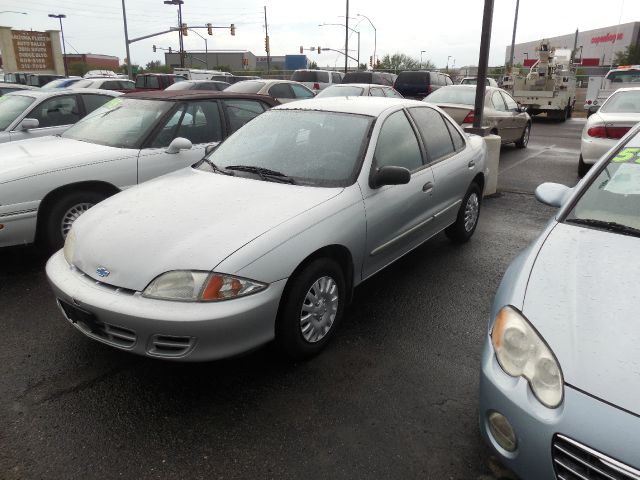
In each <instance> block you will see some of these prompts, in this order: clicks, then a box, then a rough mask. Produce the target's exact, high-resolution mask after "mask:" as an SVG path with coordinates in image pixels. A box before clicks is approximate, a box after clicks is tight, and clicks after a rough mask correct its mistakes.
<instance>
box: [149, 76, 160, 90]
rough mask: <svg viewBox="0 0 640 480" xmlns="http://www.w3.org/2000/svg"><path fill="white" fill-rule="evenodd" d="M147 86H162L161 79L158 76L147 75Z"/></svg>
mask: <svg viewBox="0 0 640 480" xmlns="http://www.w3.org/2000/svg"><path fill="white" fill-rule="evenodd" d="M147 88H160V79H159V78H158V77H147Z"/></svg>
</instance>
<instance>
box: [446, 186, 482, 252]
mask: <svg viewBox="0 0 640 480" xmlns="http://www.w3.org/2000/svg"><path fill="white" fill-rule="evenodd" d="M474 195H475V201H474V200H473V198H474ZM470 202H471V203H470ZM476 202H477V203H476ZM474 203H475V204H476V207H475V208H476V214H475V220H474V221H473V224H472V225H467V223H466V218H465V217H466V216H467V213H468V212H467V206H469V208H471V209H472V210H473V204H474ZM481 205H482V192H481V191H480V186H479V185H478V184H477V183H475V182H473V183H472V184H471V185H470V186H469V190H467V193H466V194H465V196H464V198H463V199H462V205H460V210H458V217H457V218H456V222H455V223H454V224H453V225H450V226H449V227H447V228H446V229H445V231H444V233H445V234H446V235H447V237H449V240H451V241H452V242H456V243H464V242H466V241H468V240H469V239H470V238H471V236H472V235H473V232H475V231H476V227H477V226H478V219H479V218H480V206H481Z"/></svg>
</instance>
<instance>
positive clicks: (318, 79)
mask: <svg viewBox="0 0 640 480" xmlns="http://www.w3.org/2000/svg"><path fill="white" fill-rule="evenodd" d="M343 76H344V74H343V73H342V72H334V71H331V70H296V71H295V72H293V75H291V80H293V81H294V82H300V83H302V84H304V86H305V87H308V88H310V89H311V90H313V93H318V92H319V91H321V90H324V89H325V88H327V87H328V86H330V85H335V84H337V83H342V77H343Z"/></svg>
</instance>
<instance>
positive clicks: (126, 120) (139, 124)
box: [62, 98, 174, 148]
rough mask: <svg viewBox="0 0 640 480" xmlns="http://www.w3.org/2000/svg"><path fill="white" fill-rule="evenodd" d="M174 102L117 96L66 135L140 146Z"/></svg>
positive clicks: (100, 142)
mask: <svg viewBox="0 0 640 480" xmlns="http://www.w3.org/2000/svg"><path fill="white" fill-rule="evenodd" d="M173 105H174V102H163V101H160V100H139V99H132V98H126V99H125V98H114V99H113V100H110V101H109V102H107V103H105V104H104V105H103V106H102V107H100V108H98V109H97V110H95V111H94V112H93V113H91V114H90V115H87V116H86V117H85V118H83V119H82V120H80V121H79V122H78V123H76V124H75V125H74V126H72V127H71V128H69V129H68V130H66V131H65V132H64V133H63V134H62V136H63V137H65V138H73V139H74V140H80V141H83V142H90V143H97V144H99V145H107V146H109V147H118V148H139V147H140V145H141V143H142V141H143V140H144V139H145V137H146V136H147V135H148V134H149V132H150V131H151V129H153V127H154V126H155V125H156V123H157V122H158V120H159V119H160V118H162V117H163V115H164V114H165V113H167V112H168V111H169V110H170V109H171V107H172V106H173Z"/></svg>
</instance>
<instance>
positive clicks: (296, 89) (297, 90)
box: [291, 83, 313, 98]
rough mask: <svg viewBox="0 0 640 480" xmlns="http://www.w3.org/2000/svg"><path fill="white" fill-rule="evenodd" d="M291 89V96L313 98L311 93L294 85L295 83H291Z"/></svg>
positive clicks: (300, 86)
mask: <svg viewBox="0 0 640 480" xmlns="http://www.w3.org/2000/svg"><path fill="white" fill-rule="evenodd" d="M291 89H292V90H293V94H294V95H295V96H296V98H313V92H310V91H309V90H308V89H306V88H304V87H303V86H302V85H296V84H295V83H292V84H291Z"/></svg>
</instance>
